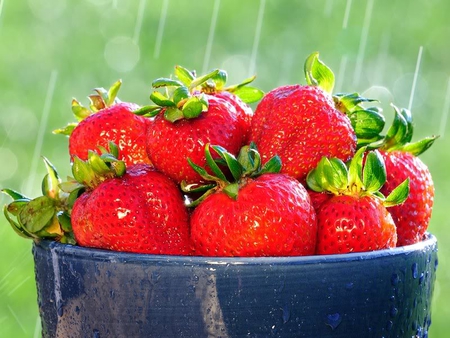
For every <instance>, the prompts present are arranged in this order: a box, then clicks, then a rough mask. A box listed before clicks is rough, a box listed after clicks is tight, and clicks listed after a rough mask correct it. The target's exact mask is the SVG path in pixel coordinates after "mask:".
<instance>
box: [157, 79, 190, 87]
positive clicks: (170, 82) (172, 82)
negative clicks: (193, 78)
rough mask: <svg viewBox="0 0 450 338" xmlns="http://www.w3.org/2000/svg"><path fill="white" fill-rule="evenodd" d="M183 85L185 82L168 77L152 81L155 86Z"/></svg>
mask: <svg viewBox="0 0 450 338" xmlns="http://www.w3.org/2000/svg"><path fill="white" fill-rule="evenodd" d="M181 86H183V83H181V82H180V81H177V80H173V79H168V78H159V79H156V80H155V81H153V82H152V87H153V88H160V87H181Z"/></svg>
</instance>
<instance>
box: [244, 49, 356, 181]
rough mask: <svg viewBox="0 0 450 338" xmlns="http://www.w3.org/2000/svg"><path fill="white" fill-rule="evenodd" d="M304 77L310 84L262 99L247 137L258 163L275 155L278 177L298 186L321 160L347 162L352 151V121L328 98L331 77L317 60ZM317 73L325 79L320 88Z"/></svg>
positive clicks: (310, 63)
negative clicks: (293, 180)
mask: <svg viewBox="0 0 450 338" xmlns="http://www.w3.org/2000/svg"><path fill="white" fill-rule="evenodd" d="M317 68H320V69H321V70H320V72H319V71H318V70H317ZM305 72H306V75H307V80H308V82H309V83H310V84H308V85H288V86H282V87H278V88H275V89H273V90H272V91H270V92H269V93H267V94H266V95H265V96H264V98H263V99H262V100H261V102H260V103H259V104H258V106H257V107H256V109H255V114H254V116H253V120H252V127H251V137H250V139H251V140H252V141H254V142H255V143H256V145H257V146H258V149H259V151H260V153H261V157H262V160H263V162H265V161H267V160H268V159H269V158H271V157H272V156H274V155H275V154H277V155H279V156H280V158H281V160H282V162H283V168H282V172H283V173H286V174H289V175H291V176H293V177H295V178H297V179H299V180H300V181H304V180H305V178H306V175H307V174H308V172H309V171H310V170H312V169H313V168H315V167H316V165H317V164H318V162H319V161H320V159H321V158H322V157H323V156H326V157H336V158H339V159H341V160H342V161H347V160H349V159H350V158H351V157H352V156H353V155H354V153H355V150H356V134H355V131H354V129H353V127H352V124H351V121H350V119H349V117H348V116H347V115H346V114H344V113H342V112H341V111H339V110H338V109H337V108H336V106H335V103H334V101H333V97H332V96H331V94H330V93H329V92H331V91H332V88H333V83H334V75H333V73H332V72H331V70H330V69H329V68H328V67H326V66H325V65H323V64H322V63H321V62H320V61H318V59H317V55H316V54H313V55H312V56H310V57H309V58H308V59H307V63H306V66H305ZM316 73H320V74H327V77H326V79H323V80H322V81H321V82H322V84H321V86H320V87H319V86H318V81H317V80H316V79H315V78H314V77H313V75H315V74H316ZM327 91H328V92H327Z"/></svg>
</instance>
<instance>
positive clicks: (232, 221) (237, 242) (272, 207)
mask: <svg viewBox="0 0 450 338" xmlns="http://www.w3.org/2000/svg"><path fill="white" fill-rule="evenodd" d="M212 148H213V149H214V150H215V151H216V152H218V153H219V155H220V158H221V159H222V160H223V161H226V162H227V163H228V165H229V167H230V171H231V172H232V173H233V177H234V181H228V180H227V179H226V177H225V175H224V174H223V173H222V172H221V171H220V169H219V168H218V167H217V165H215V164H214V160H213V158H212V155H211V154H210V150H209V147H207V149H206V155H207V157H208V164H209V165H210V167H211V170H212V171H213V172H214V173H215V174H216V175H217V176H211V175H209V174H206V171H205V170H204V169H202V168H200V167H198V166H196V165H194V164H193V166H194V167H195V168H196V169H197V170H198V171H199V172H200V173H202V174H203V175H204V177H205V179H209V180H215V181H216V182H217V185H216V187H215V188H214V189H213V190H210V191H208V192H207V193H206V194H205V198H204V200H201V201H200V202H198V201H197V202H195V203H194V205H195V204H197V203H198V205H197V206H196V208H195V209H194V211H193V213H192V215H191V223H190V224H191V239H192V242H193V245H194V249H195V251H196V253H197V254H200V255H205V256H298V255H311V254H313V253H314V250H315V242H316V230H317V228H316V216H315V212H314V209H313V207H312V205H311V202H310V199H309V196H308V193H307V192H306V189H305V188H304V187H303V185H302V184H300V183H299V182H298V181H297V180H295V179H294V178H292V177H290V176H288V175H284V174H279V173H277V172H278V171H279V170H280V167H281V163H280V162H279V158H277V157H274V158H273V159H272V160H270V161H268V162H267V163H266V165H265V166H264V167H263V168H261V166H260V163H261V160H260V157H259V154H258V153H257V152H256V149H255V147H254V144H252V145H250V146H245V147H243V148H242V150H241V152H240V154H239V157H238V159H236V158H235V157H234V156H233V155H232V154H230V153H228V152H226V151H225V150H224V149H223V148H221V147H217V146H212ZM191 163H192V162H191Z"/></svg>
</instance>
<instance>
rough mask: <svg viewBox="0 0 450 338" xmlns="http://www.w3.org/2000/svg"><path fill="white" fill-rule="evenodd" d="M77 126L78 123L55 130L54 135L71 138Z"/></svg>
mask: <svg viewBox="0 0 450 338" xmlns="http://www.w3.org/2000/svg"><path fill="white" fill-rule="evenodd" d="M76 126H78V123H76V122H73V123H69V124H68V125H67V126H65V127H63V128H59V129H55V130H53V131H52V133H53V134H57V135H65V136H70V135H72V132H73V130H74V129H75V128H76Z"/></svg>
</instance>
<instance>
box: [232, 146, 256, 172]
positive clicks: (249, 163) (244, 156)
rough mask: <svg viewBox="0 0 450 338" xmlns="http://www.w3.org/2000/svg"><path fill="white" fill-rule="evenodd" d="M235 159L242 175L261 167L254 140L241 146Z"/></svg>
mask: <svg viewBox="0 0 450 338" xmlns="http://www.w3.org/2000/svg"><path fill="white" fill-rule="evenodd" d="M237 160H238V162H239V163H240V164H241V166H242V168H243V174H244V175H248V174H250V173H254V172H258V171H259V170H260V169H261V156H260V155H259V153H258V151H257V149H256V145H255V143H254V142H252V143H250V145H247V146H243V147H242V148H241V150H240V151H239V154H238V157H237Z"/></svg>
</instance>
